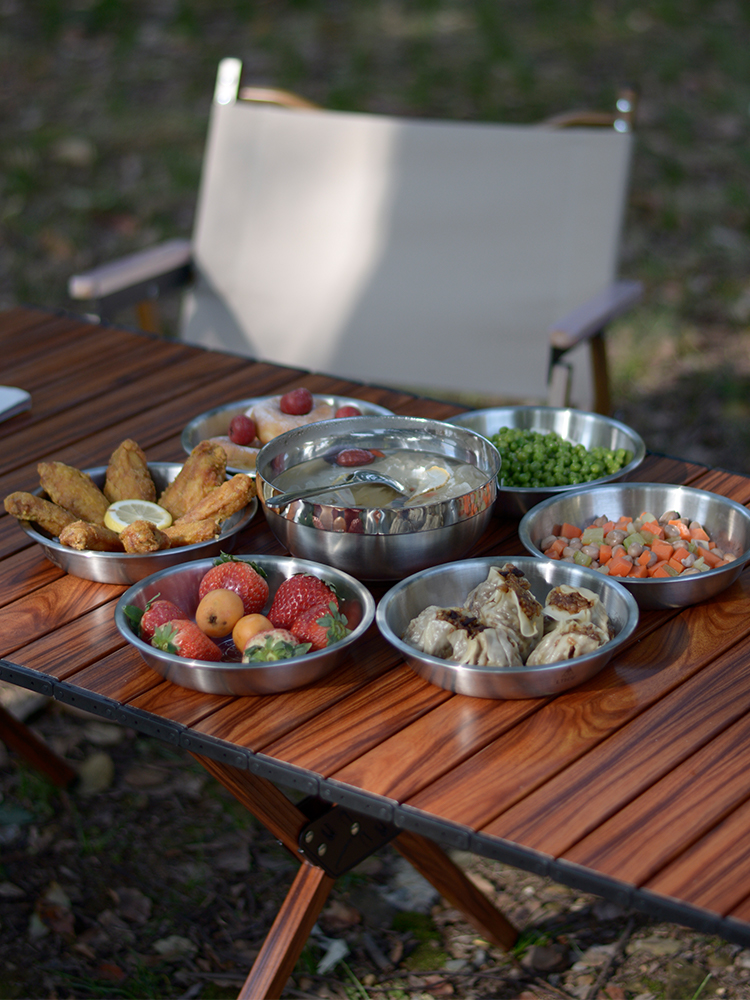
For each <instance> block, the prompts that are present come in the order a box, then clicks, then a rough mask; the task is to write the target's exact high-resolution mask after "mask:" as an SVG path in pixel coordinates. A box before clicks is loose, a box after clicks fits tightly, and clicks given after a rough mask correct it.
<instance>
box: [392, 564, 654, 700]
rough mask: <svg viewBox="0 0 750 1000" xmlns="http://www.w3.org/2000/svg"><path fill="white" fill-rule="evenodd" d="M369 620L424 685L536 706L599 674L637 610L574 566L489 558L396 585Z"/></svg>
mask: <svg viewBox="0 0 750 1000" xmlns="http://www.w3.org/2000/svg"><path fill="white" fill-rule="evenodd" d="M376 621H377V625H378V628H379V629H380V632H381V634H382V635H383V637H384V638H385V639H386V640H387V641H388V642H389V643H390V644H391V646H393V648H394V649H396V650H397V651H398V652H399V653H400V654H401V655H402V656H403V658H404V659H405V660H406V662H407V663H408V664H409V665H410V666H411V667H412V669H413V670H415V671H416V673H417V674H419V675H420V677H423V678H424V679H425V680H427V681H429V682H430V683H431V684H435V685H437V686H438V687H441V688H444V689H445V690H447V691H453V692H454V693H456V694H464V695H470V696H473V697H476V698H505V699H512V698H540V697H548V696H550V695H555V694H559V693H560V692H562V691H566V690H568V689H569V688H572V687H575V686H576V685H578V684H582V683H583V682H584V681H587V680H589V679H590V678H592V677H594V676H595V675H596V674H597V673H599V671H600V670H602V669H603V668H604V667H605V666H606V664H607V663H608V662H609V660H610V659H611V658H612V656H614V655H615V653H617V652H618V651H619V650H620V649H622V647H623V646H624V645H625V644H626V643H627V642H628V641H629V640H630V639H631V637H632V635H633V632H634V630H635V627H636V625H637V624H638V605H637V604H636V602H635V600H634V598H633V596H632V595H631V594H630V593H629V592H628V591H627V590H626V589H625V588H624V587H623V586H621V585H620V584H619V583H617V582H616V581H614V580H610V579H607V578H606V577H603V576H601V575H600V574H598V573H595V572H593V571H592V570H588V569H585V568H583V567H579V566H575V565H572V564H568V563H561V562H559V561H555V560H552V559H536V558H534V557H532V556H511V557H507V558H506V557H502V556H500V557H497V556H490V557H481V558H477V559H465V560H463V561H461V562H454V563H450V564H446V565H442V566H434V567H431V568H430V569H427V570H423V571H422V572H420V573H415V574H414V575H413V576H410V577H409V578H407V579H406V580H402V581H401V582H400V583H398V584H396V585H395V586H394V587H392V588H391V589H390V590H389V591H388V593H387V594H386V595H385V596H384V597H383V598H382V599H381V601H380V603H379V604H378V608H377V612H376Z"/></svg>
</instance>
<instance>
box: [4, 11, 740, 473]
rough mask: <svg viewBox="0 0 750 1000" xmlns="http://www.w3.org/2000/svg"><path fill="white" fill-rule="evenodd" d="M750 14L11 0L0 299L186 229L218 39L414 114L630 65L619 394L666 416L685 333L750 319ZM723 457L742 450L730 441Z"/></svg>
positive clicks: (584, 90) (602, 103) (709, 335)
mask: <svg viewBox="0 0 750 1000" xmlns="http://www.w3.org/2000/svg"><path fill="white" fill-rule="evenodd" d="M748 27H750V7H748V5H747V4H746V3H744V2H743V0H651V2H649V3H646V4H644V3H642V2H635V0H611V2H607V3H604V2H601V0H410V2H409V3H407V2H406V0H352V2H350V3H342V2H339V0H277V2H274V3H269V2H260V0H258V2H255V3H249V2H241V0H217V2H214V0H177V2H175V3H172V4H163V3H157V2H155V0H128V2H125V0H78V2H76V3H75V4H69V3H66V2H63V0H29V2H28V3H25V4H22V5H18V4H6V5H4V6H3V7H2V9H0V59H2V61H3V65H4V67H5V73H4V81H3V86H2V88H0V116H1V117H2V123H3V142H2V143H1V144H0V234H1V235H0V260H1V261H2V265H3V266H1V267H0V306H9V305H12V304H14V303H16V302H31V303H34V304H38V305H41V306H48V307H52V308H57V307H60V306H62V307H73V304H72V303H70V301H69V300H68V299H67V293H66V282H67V278H68V276H69V275H70V274H71V273H73V272H75V271H78V270H81V269H83V268H86V267H88V266H90V265H92V264H94V263H98V262H102V261H105V260H108V259H112V258H113V257H116V256H119V255H121V254H122V253H125V252H128V251H130V250H133V249H138V248H140V247H143V246H146V245H150V244H151V243H153V242H155V241H157V240H159V239H162V238H167V237H171V236H175V235H186V234H188V233H189V232H190V229H191V224H192V217H193V206H194V201H195V194H196V189H197V184H198V179H199V176H200V162H201V154H202V149H203V143H204V138H205V131H206V124H207V119H208V109H209V100H210V94H211V91H212V87H213V79H214V75H215V70H216V65H217V62H218V60H219V59H220V58H221V57H222V56H224V55H228V54H229V55H238V56H239V57H241V58H242V59H243V61H244V63H245V66H246V71H247V75H248V77H249V78H251V79H252V80H254V81H256V82H259V83H271V84H275V85H278V86H282V87H288V88H291V89H295V90H298V91H299V92H301V93H302V94H304V95H305V96H307V97H309V98H311V99H312V100H314V101H316V102H319V103H321V104H323V105H326V106H329V107H333V108H341V109H351V110H361V111H373V112H381V111H382V112H391V113H398V114H405V115H417V116H422V117H441V118H457V119H474V120H485V121H510V122H527V121H535V120H537V119H538V118H540V117H543V116H545V115H547V114H553V113H556V112H559V111H563V110H566V109H568V108H570V107H582V106H586V107H599V108H608V107H610V106H611V105H612V101H613V97H614V93H615V88H616V86H617V85H618V84H620V83H622V82H627V83H633V84H635V85H636V86H637V87H638V89H639V91H640V102H639V113H638V128H637V150H636V155H635V161H634V168H633V176H632V185H631V197H630V202H629V207H628V215H627V219H626V226H625V239H624V252H623V259H622V271H623V273H624V274H626V275H628V276H634V277H638V278H640V279H641V280H643V281H644V283H645V286H646V298H645V303H644V307H643V309H641V310H639V311H638V313H637V316H636V317H635V318H634V319H633V320H631V321H629V322H627V323H621V324H620V325H619V326H618V328H617V331H616V341H617V349H616V350H615V352H614V355H615V358H614V366H615V371H614V375H615V388H616V402H617V404H618V406H619V407H620V408H622V406H623V405H624V404H626V403H628V401H629V400H630V401H632V400H633V399H635V400H636V401H637V400H639V399H640V400H641V405H640V409H641V411H645V410H646V409H648V410H649V411H650V410H651V409H652V408H653V399H651V398H647V396H646V395H644V394H645V393H647V390H648V391H650V387H651V386H652V385H653V384H655V385H656V386H657V387H658V389H659V406H660V410H661V411H663V412H665V413H667V415H669V412H670V410H671V411H674V413H673V416H672V425H673V426H674V427H675V428H678V429H679V428H680V427H681V426H682V425H683V424H684V423H685V412H684V403H683V401H682V398H681V397H682V395H683V389H684V383H683V381H682V379H683V375H684V370H683V367H682V361H683V359H684V352H685V350H686V349H690V344H691V343H694V342H695V341H696V337H695V331H698V336H697V343H696V346H695V347H694V348H692V349H693V350H695V351H696V352H698V353H699V354H700V353H703V354H706V353H709V354H712V355H715V354H716V353H717V352H716V351H715V350H714V349H713V345H714V344H715V343H717V342H720V343H721V346H722V347H723V346H725V345H726V344H727V343H729V342H731V343H730V347H731V348H732V350H735V349H736V350H737V351H738V352H739V345H740V344H741V343H742V341H744V340H745V339H746V335H747V327H748V322H749V321H750V278H749V277H748V274H750V187H749V186H748V184H747V173H748V165H749V160H750V145H749V144H748V143H747V136H748V108H749V107H750V62H749V61H748V60H747V58H746V44H745V43H746V38H747V31H748ZM614 341H615V338H613V343H614ZM686 345H687V346H686ZM641 348H642V349H641ZM655 354H656V360H655ZM662 355H663V359H664V361H663V362H662ZM674 358H678V362H679V363H677V364H675V363H674ZM715 360H717V361H719V360H720V358H716V359H715ZM743 365H744V368H743V367H742V366H740V367H739V369H737V367H736V366H735V370H736V371H737V373H738V375H739V376H742V375H746V374H747V372H746V369H747V368H748V367H750V361H748V359H747V357H746V356H744V358H743ZM700 377H701V378H702V376H700ZM696 378H698V376H696ZM730 381H731V380H730ZM738 385H739V389H740V391H741V392H744V390H745V385H744V383H742V382H740V383H738ZM699 392H700V393H708V394H709V395H710V397H711V399H712V400H715V401H717V403H716V406H715V407H714V409H715V410H716V412H717V413H718V414H720V413H721V406H720V405H719V403H720V402H721V400H722V399H724V398H725V397H727V398H731V397H732V396H733V395H734V396H736V395H738V392H737V391H736V386H735V388H734V389H733V387H732V386H731V385H727V382H726V380H725V379H722V380H720V381H719V382H718V383H715V382H712V381H711V379H710V377H708V376H706V378H705V379H704V380H703V381H701V383H700V386H699ZM644 400H646V401H644ZM637 411H638V407H637V406H636V407H634V408H633V409H627V408H626V409H625V410H624V411H623V412H624V413H626V414H627V415H628V416H629V417H631V418H632V419H634V420H638V412H637ZM634 413H635V416H633V414H634ZM642 419H643V418H642V417H641V420H642ZM717 419H721V418H720V417H717ZM637 429H639V430H641V432H642V433H643V432H644V430H646V429H647V424H646V423H642V426H639V427H637ZM648 443H650V442H648ZM715 451H716V449H715V447H714V446H712V452H713V453H714V454H715ZM727 454H732V453H730V452H727ZM732 457H733V458H734V459H735V467H737V468H744V469H746V470H750V453H748V452H747V448H746V446H745V445H744V444H743V446H742V449H741V452H740V454H739V455H736V453H735V454H733V455H732Z"/></svg>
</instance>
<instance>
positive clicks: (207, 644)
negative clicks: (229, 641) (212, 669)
mask: <svg viewBox="0 0 750 1000" xmlns="http://www.w3.org/2000/svg"><path fill="white" fill-rule="evenodd" d="M151 645H152V646H156V648H157V649H163V650H164V652H165V653H175V654H176V655H177V656H184V657H187V658H188V659H190V660H220V659H221V650H220V649H219V647H218V646H217V645H216V643H215V642H213V641H212V640H211V639H209V638H208V636H207V635H206V633H205V632H202V631H201V630H200V629H199V628H198V626H197V625H196V624H195V622H191V621H186V620H179V621H178V620H174V621H170V622H166V623H165V624H164V625H160V626H159V627H158V628H157V630H156V631H155V632H154V637H153V639H152V640H151Z"/></svg>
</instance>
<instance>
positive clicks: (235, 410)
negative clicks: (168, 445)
mask: <svg viewBox="0 0 750 1000" xmlns="http://www.w3.org/2000/svg"><path fill="white" fill-rule="evenodd" d="M266 399H268V396H256V397H255V398H253V399H240V400H237V401H236V402H234V403H224V404H223V405H222V406H217V407H216V408H215V409H213V410H207V411H206V413H201V414H200V415H199V416H197V417H193V419H192V420H191V421H190V423H189V424H187V426H186V427H185V428H184V430H183V432H182V437H181V442H182V447H183V448H184V449H185V451H186V452H187V453H188V455H189V454H190V452H191V451H192V450H193V448H195V446H196V445H197V444H198V443H199V442H200V441H205V440H206V438H212V437H222V436H224V435H226V434H228V433H229V425H230V424H231V422H232V418H233V417H237V416H239V415H240V414H242V413H246V412H247V411H248V410H249V409H250V408H251V407H253V406H256V405H257V404H258V403H262V402H264V401H265V400H266ZM313 400H314V401H315V403H316V404H318V403H328V405H329V406H333V407H335V408H336V409H338V408H339V407H340V406H356V407H357V408H358V409H359V410H360V411H361V412H362V415H363V416H377V415H382V416H385V415H388V414H390V413H391V412H392V411H391V410H387V409H386V408H385V407H384V406H378V405H377V403H368V402H367V401H366V400H364V399H353V398H350V397H349V396H326V395H319V394H317V393H315V394H314V395H313ZM227 468H228V469H229V471H230V472H247V473H249V474H250V475H254V474H255V473H254V470H253V469H239V468H235V467H234V466H232V465H228V466H227Z"/></svg>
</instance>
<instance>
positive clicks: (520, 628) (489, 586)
mask: <svg viewBox="0 0 750 1000" xmlns="http://www.w3.org/2000/svg"><path fill="white" fill-rule="evenodd" d="M466 608H467V610H468V611H469V612H470V613H471V614H473V615H476V616H477V618H480V619H481V620H482V621H483V622H486V623H487V624H488V625H492V626H493V627H494V626H498V625H504V626H506V627H508V628H510V629H513V631H515V632H517V633H518V638H519V647H520V650H521V655H522V657H524V658H525V657H526V656H527V655H528V653H529V651H530V650H531V649H533V647H534V646H535V645H536V642H537V640H538V638H539V637H540V636H541V635H542V623H543V615H542V611H543V609H542V605H541V604H540V603H539V601H537V599H536V597H534V595H533V594H532V592H531V584H530V583H529V581H528V580H527V579H526V577H525V576H524V574H523V573H522V572H521V570H519V569H518V567H517V566H514V565H513V563H510V562H508V563H505V565H504V566H503V567H502V568H500V569H499V568H498V567H497V566H493V567H492V568H491V569H490V571H489V573H488V575H487V579H486V580H484V581H483V582H482V583H480V584H478V585H477V586H476V587H475V588H474V589H473V590H472V591H471V592H470V594H469V596H468V597H467V598H466Z"/></svg>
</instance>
